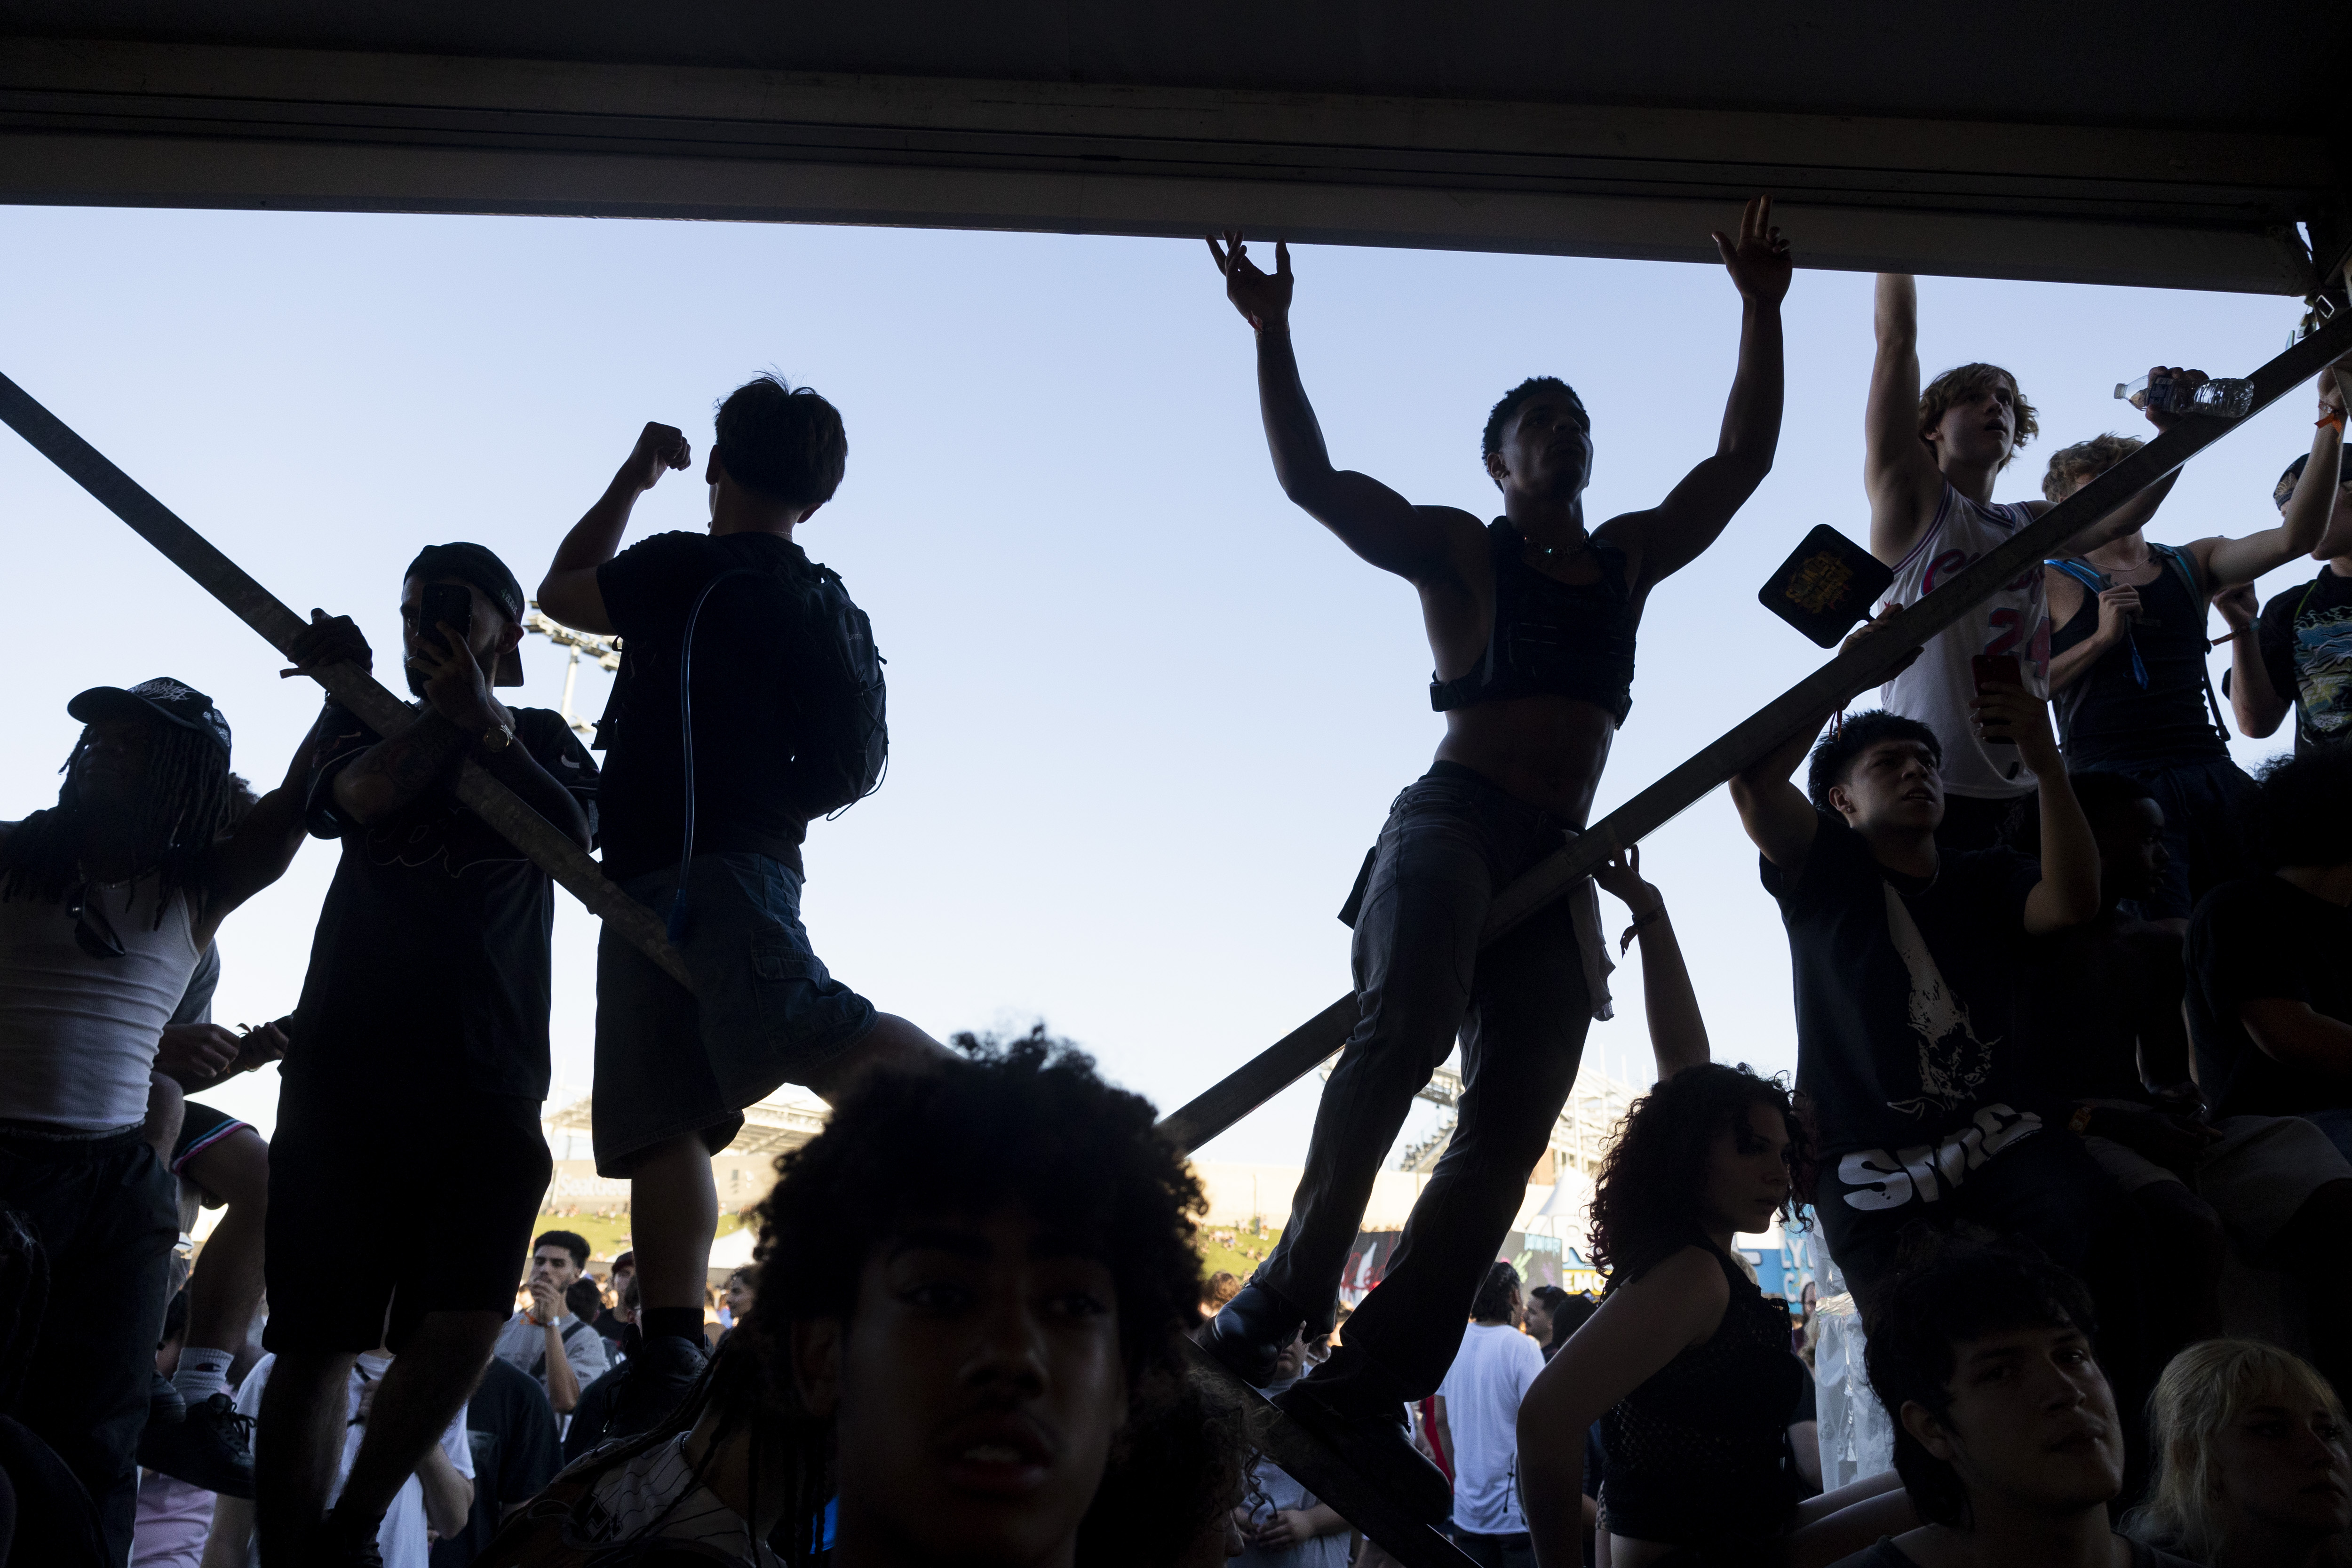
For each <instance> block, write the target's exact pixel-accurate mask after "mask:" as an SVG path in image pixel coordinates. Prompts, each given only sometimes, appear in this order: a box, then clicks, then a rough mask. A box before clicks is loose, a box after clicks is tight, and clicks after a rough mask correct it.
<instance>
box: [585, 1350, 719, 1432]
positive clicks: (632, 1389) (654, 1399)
mask: <svg viewBox="0 0 2352 1568" xmlns="http://www.w3.org/2000/svg"><path fill="white" fill-rule="evenodd" d="M708 1360H709V1355H708V1353H707V1352H705V1351H704V1350H703V1348H702V1347H701V1346H700V1345H698V1344H696V1343H694V1342H692V1341H689V1340H682V1339H680V1338H678V1337H677V1335H676V1334H655V1335H653V1336H652V1337H651V1338H649V1339H647V1340H646V1342H645V1343H644V1344H643V1345H641V1346H639V1347H638V1349H637V1353H636V1354H635V1355H633V1356H631V1357H630V1358H629V1364H628V1368H627V1373H626V1375H625V1376H624V1377H623V1378H622V1379H621V1384H620V1387H619V1389H618V1390H617V1391H616V1392H615V1393H614V1395H613V1420H612V1424H611V1425H610V1426H606V1427H605V1428H604V1436H607V1437H634V1436H637V1435H638V1434H639V1433H641V1432H650V1431H652V1430H653V1429H654V1428H655V1427H656V1426H660V1425H661V1424H662V1423H663V1422H664V1421H667V1420H668V1419H669V1417H670V1415H671V1413H672V1412H674V1411H676V1410H677V1407H678V1405H679V1404H680V1403H682V1402H683V1401H684V1400H685V1398H686V1394H687V1390H688V1389H690V1388H692V1387H693V1386H694V1380H695V1379H696V1378H698V1377H700V1376H701V1375H702V1368H703V1365H704V1363H706V1362H707V1361H708Z"/></svg>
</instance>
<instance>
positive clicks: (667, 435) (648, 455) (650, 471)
mask: <svg viewBox="0 0 2352 1568" xmlns="http://www.w3.org/2000/svg"><path fill="white" fill-rule="evenodd" d="M693 460H694V443H692V442H691V441H688V439H687V438H686V432H685V431H683V430H681V429H679V428H678V427H677V426H675V425H656V424H655V423H653V422H652V421H650V420H648V421H647V422H646V427H645V428H644V429H643V430H640V431H638V432H637V444H636V446H635V447H632V448H631V449H630V452H629V460H628V461H627V462H625V463H623V464H622V465H621V473H622V476H623V477H624V478H626V479H631V480H633V481H634V482H635V485H636V487H637V489H639V490H649V489H653V488H654V486H655V484H656V482H658V481H659V480H660V479H661V477H662V470H663V469H665V468H685V467H686V466H687V464H688V463H690V462H692V461H693Z"/></svg>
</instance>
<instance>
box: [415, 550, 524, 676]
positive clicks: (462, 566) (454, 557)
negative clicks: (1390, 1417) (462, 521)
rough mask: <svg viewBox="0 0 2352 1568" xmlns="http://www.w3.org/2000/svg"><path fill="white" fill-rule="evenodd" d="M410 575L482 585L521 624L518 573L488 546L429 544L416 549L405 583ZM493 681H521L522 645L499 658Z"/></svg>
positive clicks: (485, 593)
mask: <svg viewBox="0 0 2352 1568" xmlns="http://www.w3.org/2000/svg"><path fill="white" fill-rule="evenodd" d="M411 577H455V578H457V580H458V581H459V582H461V583H470V584H473V585H474V586H475V587H477V588H479V589H480V590H481V591H482V593H483V595H484V596H485V597H487V598H488V600H489V601H490V603H492V604H494V605H497V606H498V607H499V609H500V610H502V611H504V612H505V614H506V617H507V619H509V620H510V621H512V622H513V623H514V624H515V625H516V626H520V625H522V613H523V610H524V608H525V601H524V599H523V596H522V584H520V583H518V582H516V581H515V574H513V573H511V572H509V571H508V570H507V563H505V562H503V561H501V560H499V558H498V557H497V556H496V555H494V554H492V553H491V552H490V550H489V547H488V545H482V544H467V543H465V542H458V543H456V544H428V545H426V546H425V548H424V549H422V550H420V551H418V552H416V559H415V560H414V561H412V562H410V563H408V570H407V571H406V572H404V573H403V574H401V580H402V581H403V582H406V581H407V580H408V579H409V578H411ZM490 684H491V685H493V686H520V685H521V684H522V654H521V651H520V647H512V648H509V649H508V650H507V651H506V652H505V653H504V654H503V655H501V656H500V657H499V667H498V668H496V669H494V670H492V671H491V672H490Z"/></svg>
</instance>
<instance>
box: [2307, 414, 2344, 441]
mask: <svg viewBox="0 0 2352 1568" xmlns="http://www.w3.org/2000/svg"><path fill="white" fill-rule="evenodd" d="M2311 427H2312V428H2313V429H2315V430H2333V431H2335V432H2336V434H2337V435H2338V436H2341V435H2342V434H2344V413H2343V410H2341V409H2338V410H2337V411H2336V412H2335V413H2333V414H2323V415H2321V416H2319V417H2318V418H2316V419H2315V420H2313V421H2312V422H2311Z"/></svg>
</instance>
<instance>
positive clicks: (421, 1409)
mask: <svg viewBox="0 0 2352 1568" xmlns="http://www.w3.org/2000/svg"><path fill="white" fill-rule="evenodd" d="M524 608H525V605H524V601H523V595H522V589H521V588H520V585H519V584H517V583H516V582H515V579H514V574H512V573H511V572H509V571H508V570H507V568H506V566H505V565H504V564H503V563H501V562H500V561H499V558H498V557H497V556H496V555H494V554H492V553H491V552H489V551H488V550H487V549H485V548H483V547H482V546H481V545H478V544H463V543H460V544H438V545H434V546H432V547H430V548H428V549H426V550H425V551H424V552H422V553H421V554H419V555H418V556H417V557H416V559H415V561H414V562H413V563H410V565H409V568H408V571H407V573H406V574H405V576H404V583H403V586H402V592H401V601H400V616H401V633H402V637H401V642H402V654H403V658H402V663H403V666H404V669H405V671H406V674H407V677H408V688H409V690H410V691H412V692H413V693H415V697H416V699H417V701H416V703H415V711H416V721H415V723H413V724H411V725H409V726H408V727H407V728H406V729H404V730H402V731H399V732H398V733H397V734H394V735H392V736H390V737H388V738H387V737H382V736H379V735H377V734H376V732H375V731H373V730H371V729H370V728H369V727H368V726H367V725H365V724H363V723H362V722H361V721H359V720H358V719H357V718H355V717H353V716H352V714H350V713H349V712H347V711H345V710H343V709H342V708H341V705H340V704H338V703H334V702H329V703H328V704H327V712H326V716H325V718H324V719H323V720H322V721H320V729H321V733H322V735H323V737H324V739H323V740H322V742H321V743H320V747H319V750H318V755H317V760H316V762H315V763H313V765H312V768H311V772H310V788H309V795H308V801H307V812H308V821H309V826H310V831H311V833H312V834H314V835H315V836H317V837H321V838H336V839H340V840H341V844H342V859H341V863H340V864H339V865H338V866H337V868H336V870H335V879H334V882H333V885H332V886H331V887H330V888H329V889H328V891H327V897H326V900H325V902H324V904H323V905H322V906H321V907H320V913H319V929H318V935H317V937H316V939H315V941H314V942H313V944H312V946H311V950H310V973H309V975H308V976H307V977H306V978H305V980H304V982H303V985H302V998H301V1002H300V1005H299V1006H298V1007H297V1008H296V1009H295V1014H294V1020H295V1022H294V1029H293V1042H292V1045H291V1046H290V1047H289V1050H288V1052H287V1055H286V1060H285V1065H284V1068H283V1069H282V1080H283V1087H282V1088H281V1089H280V1091H279V1100H278V1128H277V1132H276V1135H275V1137H274V1138H273V1139H272V1141H271V1146H270V1171H269V1219H268V1241H267V1248H266V1250H267V1266H266V1267H267V1277H268V1292H269V1307H270V1315H269V1322H268V1329H267V1330H266V1331H265V1335H264V1342H265V1343H266V1344H267V1345H268V1348H269V1349H270V1350H271V1351H272V1352H275V1353H276V1354H277V1357H278V1360H277V1362H276V1363H275V1370H274V1372H273V1373H272V1374H271V1377H270V1380H269V1387H268V1394H267V1396H266V1401H265V1416H264V1419H262V1420H261V1421H260V1423H259V1424H258V1426H257V1428H256V1431H257V1452H256V1454H255V1456H254V1461H255V1486H256V1503H257V1522H258V1525H259V1530H260V1535H261V1552H262V1560H263V1562H264V1563H286V1562H296V1561H299V1562H302V1563H341V1562H346V1561H350V1562H364V1561H367V1560H368V1558H367V1556H366V1553H367V1552H369V1551H370V1550H371V1549H372V1548H373V1542H374V1540H375V1534H376V1526H377V1524H378V1523H379V1521H381V1520H382V1519H383V1514H384V1510H386V1508H388V1507H389V1506H390V1505H391V1503H392V1500H393V1499H394V1496H395V1495H396V1494H397V1493H398V1492H399V1490H400V1489H401V1487H402V1486H403V1485H404V1483H405V1482H406V1480H407V1479H408V1477H409V1476H410V1475H411V1474H413V1473H414V1472H415V1469H416V1467H417V1465H418V1463H419V1461H420V1460H422V1459H423V1458H425V1456H426V1454H427V1453H428V1452H429V1451H430V1450H431V1448H432V1447H433V1446H434V1444H435V1443H436V1441H437V1440H438V1439H439V1437H440V1435H441V1434H442V1432H443V1431H444V1430H445V1429H446V1427H447V1426H448V1425H449V1423H450V1420H451V1418H452V1417H453V1416H455V1415H457V1412H458V1411H459V1409H460V1408H462V1407H463V1405H465V1402H466V1397H467V1393H468V1392H469V1391H470V1390H471V1389H472V1388H473V1386H474V1384H476V1382H478V1380H479V1379H480V1377H481V1374H482V1369H483V1367H484V1366H485V1365H486V1364H488V1361H489V1359H490V1354H491V1350H492V1346H493V1345H494V1343H495V1342H496V1341H497V1338H498V1334H499V1329H500V1327H501V1326H502V1325H503V1324H504V1323H505V1321H506V1320H507V1317H508V1314H509V1309H510V1308H511V1307H512V1305H513V1300H514V1279H515V1267H516V1263H517V1260H518V1259H520V1258H522V1256H523V1255H524V1253H525V1252H526V1251H527V1250H528V1248H529V1246H530V1234H531V1225H532V1222H533V1220H534V1219H535V1218H536V1217H537V1215H538V1212H539V1204H540V1199H541V1196H542V1195H543V1194H545V1193H546V1191H547V1181H548V1175H549V1173H550V1169H551V1167H550V1162H549V1158H548V1152H547V1143H546V1140H545V1139H544V1137H542V1135H541V1131H540V1127H539V1115H540V1104H541V1100H544V1099H545V1098H546V1095H547V1088H548V1037H547V1015H548V999H549V987H550V979H549V936H550V933H551V931H552V929H553V925H554V919H555V900H554V889H553V886H552V884H551V881H550V879H549V878H548V875H547V873H546V872H544V871H542V870H541V869H540V868H538V867H537V866H536V865H534V864H532V863H531V861H530V860H529V859H528V858H525V857H524V856H523V854H522V853H521V851H520V850H518V849H516V848H515V847H513V846H511V845H509V844H508V843H507V842H506V840H505V839H504V838H502V837H499V834H498V833H496V832H495V831H493V830H492V829H491V828H490V827H489V826H488V825H487V824H485V823H484V822H482V821H481V820H480V819H479V818H478V817H477V816H474V814H473V813H472V812H471V811H469V810H467V808H466V807H465V806H464V805H460V804H459V803H458V801H457V795H456V785H457V773H458V768H459V765H460V764H461V763H462V762H464V761H465V760H466V759H467V758H469V757H470V758H471V759H473V760H474V761H476V762H478V763H480V764H481V765H482V766H483V767H484V768H485V769H487V770H488V772H489V773H490V774H491V776H492V777H494V778H496V779H498V780H499V782H500V783H502V784H505V785H506V786H507V787H508V788H509V789H511V790H513V791H514V792H515V794H517V795H520V796H521V798H522V799H523V801H524V802H525V803H526V804H528V805H530V807H531V808H532V809H533V810H535V811H537V812H538V813H539V814H540V815H541V816H544V817H545V818H547V820H548V821H550V822H551V823H553V824H554V825H555V826H557V827H558V828H560V829H562V831H564V832H565V833H568V834H569V835H571V837H572V839H573V840H574V841H575V842H577V843H578V844H579V845H580V846H581V847H583V848H586V847H590V846H592V845H593V843H594V841H595V836H596V818H595V800H596V768H595V764H594V763H593V762H591V761H590V760H589V756H588V753H587V752H586V750H585V749H584V748H583V747H582V745H581V744H580V742H579V740H578V738H577V737H575V736H574V735H573V734H572V729H571V726H570V725H569V724H567V723H566V722H565V721H564V720H563V717H562V715H561V714H558V713H555V712H552V711H551V710H547V709H544V708H509V707H508V706H507V705H506V704H505V703H503V702H501V701H499V699H498V697H497V696H496V695H495V688H497V687H501V686H520V684H522V663H521V660H520V658H518V657H517V654H516V647H517V645H518V644H519V643H520V641H521V639H522V616H523V611H524ZM312 619H313V621H314V623H317V626H318V628H319V629H318V631H317V633H316V635H317V636H318V637H320V639H322V640H332V641H333V642H334V643H335V644H336V650H335V652H333V653H332V654H330V655H326V656H322V657H321V658H319V659H318V660H316V662H319V663H325V662H330V661H331V659H332V658H345V659H349V660H351V661H352V662H355V663H361V664H365V663H367V662H368V660H369V658H370V654H369V650H368V647H367V644H366V642H365V641H364V640H363V639H362V637H360V635H359V632H358V630H357V628H356V627H354V626H352V624H351V622H350V621H349V620H348V619H344V618H342V617H335V618H333V619H330V618H329V617H327V616H324V615H322V614H319V613H316V612H314V613H313V616H312ZM355 1214H375V1215H430V1216H431V1219H432V1231H431V1233H430V1234H429V1235H423V1234H418V1235H406V1236H404V1235H400V1234H397V1233H396V1232H395V1233H393V1234H383V1235H368V1236H366V1237H364V1242H365V1244H364V1245H355V1243H359V1242H361V1241H362V1237H361V1236H360V1235H356V1234H355V1233H354V1227H353V1224H352V1215H355ZM321 1258H334V1259H335V1260H336V1264H335V1267H333V1268H320V1259H321ZM387 1313H388V1314H389V1322H388V1323H387ZM379 1344H384V1345H389V1346H390V1347H391V1348H392V1349H393V1350H394V1351H395V1352H399V1355H398V1359H397V1360H396V1361H395V1362H394V1363H393V1367H392V1370H391V1371H390V1372H388V1373H386V1374H385V1375H384V1379H383V1386H382V1388H381V1390H380V1391H379V1392H378V1394H377V1395H376V1402H375V1407H374V1413H373V1418H372V1419H371V1420H370V1421H369V1423H368V1426H367V1435H366V1437H365V1440H364V1441H363V1442H362V1446H361V1448H360V1451H359V1453H358V1455H357V1456H356V1458H354V1460H353V1462H352V1468H351V1472H350V1476H349V1478H348V1479H347V1480H346V1481H345V1483H344V1486H343V1489H342V1491H341V1495H340V1498H339V1500H337V1502H336V1504H335V1509H334V1512H333V1514H332V1515H331V1517H326V1507H327V1497H328V1491H329V1489H330V1487H331V1484H332V1482H333V1479H334V1475H333V1470H332V1465H331V1461H332V1458H333V1456H334V1455H335V1454H336V1453H338V1452H339V1451H340V1448H341V1443H340V1438H339V1436H338V1435H339V1434H340V1432H341V1426H342V1423H343V1419H344V1415H345V1412H344V1388H345V1384H346V1382H347V1380H348V1379H349V1378H350V1376H351V1368H352V1362H353V1359H354V1358H355V1357H356V1356H358V1355H359V1354H360V1353H362V1352H368V1351H373V1350H374V1349H375V1348H376V1347H377V1346H378V1345H379ZM322 1518H324V1533H323V1534H321V1533H320V1531H321V1528H322V1524H321V1521H322Z"/></svg>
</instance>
